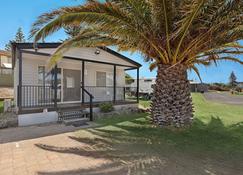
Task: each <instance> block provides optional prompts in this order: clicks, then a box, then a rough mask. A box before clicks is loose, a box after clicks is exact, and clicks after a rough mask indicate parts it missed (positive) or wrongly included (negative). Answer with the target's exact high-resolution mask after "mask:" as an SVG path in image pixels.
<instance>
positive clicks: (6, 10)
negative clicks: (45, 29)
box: [0, 0, 243, 83]
mask: <svg viewBox="0 0 243 175" xmlns="http://www.w3.org/2000/svg"><path fill="white" fill-rule="evenodd" d="M81 2H83V1H82V0H7V1H3V2H1V10H0V21H1V24H2V25H1V28H0V49H4V45H5V44H6V43H7V42H8V41H9V40H10V39H13V38H14V36H15V33H16V30H17V28H18V27H22V28H23V31H24V33H25V35H26V37H27V36H28V35H29V31H30V28H31V24H32V23H33V22H34V21H35V19H36V18H37V17H38V16H39V15H40V14H42V13H44V12H49V11H51V10H53V9H56V8H59V7H63V6H72V5H76V4H79V3H81ZM64 38H65V34H64V33H63V32H58V33H56V34H54V35H52V36H51V37H49V38H48V39H47V40H46V41H51V42H55V41H59V40H60V39H64ZM241 43H242V44H243V42H241ZM122 54H124V55H125V56H128V57H130V58H132V59H133V60H135V61H138V62H140V63H141V64H142V65H143V67H142V68H141V77H154V76H156V71H153V72H150V71H149V69H148V63H145V62H143V58H142V56H141V55H139V54H138V53H134V54H132V55H131V54H130V53H127V52H123V53H122ZM239 57H240V58H241V59H242V60H243V55H241V56H240V55H239ZM199 70H200V73H201V77H202V79H203V81H204V82H207V83H211V82H228V77H229V74H230V73H231V72H232V71H234V72H235V74H236V76H237V78H238V81H243V66H241V65H239V64H236V63H231V62H221V63H220V64H218V66H217V67H216V66H210V67H208V68H205V67H202V66H200V67H199ZM131 74H132V75H135V73H134V72H131ZM189 79H192V80H198V77H197V76H196V75H195V74H194V73H190V72H189Z"/></svg>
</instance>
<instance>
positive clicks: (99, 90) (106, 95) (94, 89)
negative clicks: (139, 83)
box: [84, 86, 137, 102]
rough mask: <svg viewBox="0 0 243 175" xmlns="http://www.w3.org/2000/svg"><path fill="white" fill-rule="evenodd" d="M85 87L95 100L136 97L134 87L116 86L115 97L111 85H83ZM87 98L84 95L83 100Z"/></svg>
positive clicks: (105, 100)
mask: <svg viewBox="0 0 243 175" xmlns="http://www.w3.org/2000/svg"><path fill="white" fill-rule="evenodd" d="M85 89H86V90H87V91H88V92H89V93H91V94H92V95H93V96H94V101H95V102H113V101H114V100H115V101H135V100H136V99H137V88H136V87H129V88H126V87H116V89H115V95H116V96H115V98H114V87H113V86H101V87H98V86H85ZM88 100H89V97H88V96H85V98H84V102H88Z"/></svg>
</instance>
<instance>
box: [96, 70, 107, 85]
mask: <svg viewBox="0 0 243 175" xmlns="http://www.w3.org/2000/svg"><path fill="white" fill-rule="evenodd" d="M96 86H106V72H96Z"/></svg>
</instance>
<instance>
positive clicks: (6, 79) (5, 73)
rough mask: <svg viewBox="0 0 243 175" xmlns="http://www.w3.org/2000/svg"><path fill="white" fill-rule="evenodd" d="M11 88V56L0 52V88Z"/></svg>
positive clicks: (5, 52)
mask: <svg viewBox="0 0 243 175" xmlns="http://www.w3.org/2000/svg"><path fill="white" fill-rule="evenodd" d="M5 86H8V87H9V86H10V87H11V86H13V71H12V58H11V54H10V53H9V52H7V51H4V50H0V87H5Z"/></svg>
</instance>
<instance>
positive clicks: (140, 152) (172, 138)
mask: <svg viewBox="0 0 243 175" xmlns="http://www.w3.org/2000/svg"><path fill="white" fill-rule="evenodd" d="M192 96H193V102H194V105H195V119H194V123H193V125H192V126H191V127H190V128H187V129H184V130H180V131H179V130H173V131H172V130H169V129H162V128H157V127H154V126H153V125H151V124H150V122H149V115H148V114H133V115H124V116H120V117H113V118H107V119H100V120H98V121H97V123H98V124H99V126H97V127H94V128H92V129H86V130H80V131H79V132H77V133H76V137H74V138H72V139H74V140H76V141H79V142H82V143H85V144H87V148H85V149H86V150H85V151H86V152H87V155H90V156H91V157H94V158H97V156H98V157H102V158H106V159H109V160H110V161H111V162H112V163H110V164H109V166H104V167H100V169H102V168H103V169H107V168H108V167H112V166H114V167H121V169H122V171H124V172H125V170H128V171H129V172H130V174H161V172H164V173H165V174H180V175H188V174H191V175H194V174H212V175H213V174H215V175H218V174H240V173H242V172H243V108H242V107H240V106H231V105H223V104H217V103H212V102H208V101H205V99H204V98H203V96H202V95H201V94H193V95H192ZM142 103H145V102H142ZM146 104H147V103H146ZM90 171H91V170H90ZM92 171H93V170H92ZM92 171H91V172H92ZM114 174H116V173H114ZM121 174H123V173H121Z"/></svg>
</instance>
